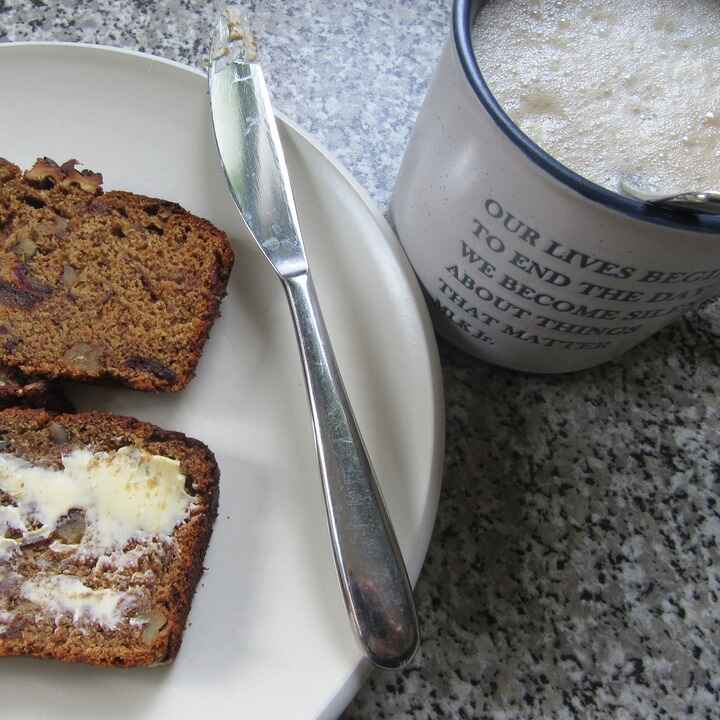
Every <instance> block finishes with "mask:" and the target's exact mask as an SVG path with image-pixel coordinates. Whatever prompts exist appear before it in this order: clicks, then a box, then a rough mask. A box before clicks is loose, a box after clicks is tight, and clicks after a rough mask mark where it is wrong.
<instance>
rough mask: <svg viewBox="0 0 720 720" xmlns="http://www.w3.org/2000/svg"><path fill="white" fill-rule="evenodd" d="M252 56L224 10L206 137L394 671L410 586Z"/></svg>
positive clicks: (352, 611)
mask: <svg viewBox="0 0 720 720" xmlns="http://www.w3.org/2000/svg"><path fill="white" fill-rule="evenodd" d="M256 51H257V48H256V46H255V43H254V40H253V38H252V33H250V31H249V28H248V27H247V24H246V22H245V21H244V18H242V17H241V16H240V15H238V14H237V11H235V10H234V9H233V8H228V10H227V12H226V19H225V18H223V19H221V20H220V21H219V22H218V25H217V28H216V30H215V33H214V35H213V40H212V45H211V59H210V69H209V73H208V79H209V84H210V104H211V109H212V119H213V128H214V130H215V140H216V141H217V147H218V152H219V154H220V160H221V161H222V166H223V169H224V171H225V176H226V178H227V181H228V185H229V188H230V193H231V195H232V197H233V199H234V200H235V204H236V205H237V207H238V209H239V210H240V214H241V216H242V218H243V220H244V221H245V224H246V226H247V228H248V229H249V230H250V233H251V234H252V236H253V237H254V239H255V241H256V242H257V244H258V245H259V247H260V250H261V251H262V253H263V254H264V255H265V258H266V259H267V260H268V262H269V263H270V264H271V265H272V267H273V268H274V270H275V272H276V273H277V275H278V277H279V279H280V281H281V282H282V285H283V287H284V289H285V293H286V295H287V300H288V303H289V305H290V310H291V312H292V318H293V322H294V324H295V334H296V336H297V341H298V345H299V348H300V357H301V359H302V366H303V370H304V371H305V384H306V387H307V392H308V399H309V401H310V411H311V416H312V423H313V431H314V434H315V446H316V450H317V456H318V462H319V466H320V475H321V479H322V486H323V492H324V496H325V507H326V510H327V518H328V525H329V527H330V539H331V542H332V548H333V553H334V555H335V564H336V566H337V571H338V575H339V578H340V585H341V587H342V590H343V595H344V598H345V604H346V606H347V610H348V614H349V616H350V618H351V621H352V624H353V626H354V628H355V631H356V633H357V636H358V638H359V640H360V642H361V644H362V645H363V647H364V650H365V653H366V654H367V656H368V658H369V659H370V661H371V662H373V663H374V664H375V665H377V666H379V667H384V668H394V667H399V666H401V665H403V664H405V663H406V662H408V661H409V660H410V659H411V658H412V656H413V655H414V653H415V650H416V649H417V645H418V641H419V631H418V625H417V615H416V612H415V604H414V601H413V595H412V587H411V586H410V581H409V580H408V576H407V571H406V569H405V564H404V562H403V557H402V554H401V553H400V548H399V547H398V543H397V539H396V538H395V533H394V531H393V528H392V524H391V522H390V518H389V517H388V514H387V511H386V510H385V506H384V504H383V499H382V495H381V493H380V489H379V487H378V485H377V481H376V480H375V475H374V472H373V469H372V465H371V464H370V459H369V458H368V455H367V451H366V450H365V446H364V444H363V440H362V437H361V435H360V430H359V429H358V427H357V423H356V422H355V418H354V416H353V412H352V408H351V407H350V402H349V400H348V397H347V395H346V393H345V388H344V386H343V382H342V378H341V377H340V371H339V369H338V367H337V364H336V362H335V356H334V353H333V350H332V345H331V344H330V338H329V336H328V333H327V330H326V328H325V323H324V322H323V318H322V313H321V312H320V305H319V302H318V298H317V296H316V294H315V289H314V286H313V282H312V278H311V276H310V268H309V267H308V261H307V257H306V255H305V247H304V244H303V240H302V236H301V234H300V227H299V224H298V218H297V212H296V210H295V203H294V201H293V193H292V188H291V185H290V177H289V175H288V170H287V166H286V164H285V157H284V154H283V148H282V144H281V142H280V136H279V134H278V129H277V126H276V124H275V117H274V115H273V111H272V106H271V104H270V96H269V94H268V91H267V87H266V85H265V79H264V76H263V72H262V69H261V67H260V64H259V63H258V62H257V58H256Z"/></svg>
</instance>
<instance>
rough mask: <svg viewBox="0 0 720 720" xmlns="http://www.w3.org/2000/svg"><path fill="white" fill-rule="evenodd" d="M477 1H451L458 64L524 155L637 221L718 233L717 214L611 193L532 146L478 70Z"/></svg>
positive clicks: (587, 196)
mask: <svg viewBox="0 0 720 720" xmlns="http://www.w3.org/2000/svg"><path fill="white" fill-rule="evenodd" d="M479 5H480V0H455V1H454V4H453V18H452V24H453V35H454V39H455V47H456V48H457V52H458V56H459V59H460V64H461V66H462V68H463V71H464V72H465V76H466V77H467V79H468V82H469V83H470V85H471V86H472V88H473V90H474V91H475V94H476V95H477V96H478V98H479V100H480V102H481V103H482V104H483V105H484V106H485V109H486V110H487V112H488V113H489V114H490V117H492V119H493V120H494V121H495V123H496V124H497V125H498V127H499V128H500V129H501V130H502V131H503V132H504V133H505V135H507V137H508V138H509V139H510V140H511V141H512V142H513V143H514V144H515V145H516V146H517V147H518V148H519V149H520V150H522V151H523V153H525V155H527V157H528V158H529V159H530V160H532V161H533V162H534V163H535V164H536V165H538V166H539V167H541V168H542V169H543V170H545V171H546V172H547V173H549V174H550V175H552V176H553V177H554V178H556V179H557V180H559V181H560V182H561V183H563V184H564V185H567V186H568V187H570V188H571V189H573V190H575V191H576V192H578V193H579V194H580V195H583V196H584V197H586V198H587V199H588V200H592V201H593V202H597V203H600V204H602V205H605V206H607V207H609V208H612V209H613V210H617V211H619V212H621V213H624V214H626V215H630V216H632V217H634V218H637V219H638V220H645V221H647V222H652V223H656V224H659V225H666V226H668V227H672V228H676V229H677V228H682V229H683V230H689V231H697V232H702V233H720V216H717V215H709V214H698V215H695V214H690V213H685V214H680V213H676V212H673V211H671V210H663V209H662V208H657V207H654V206H652V205H648V204H647V203H644V202H641V201H639V200H633V199H632V198H628V197H625V196H623V195H620V194H619V193H615V192H612V191H611V190H608V189H606V188H604V187H602V186H601V185H597V184H596V183H594V182H592V181H591V180H588V179H587V178H584V177H583V176H582V175H578V174H577V173H576V172H573V171H572V170H570V168H568V167H566V166H565V165H563V164H562V163H560V162H558V161H557V160H556V159H555V158H554V157H552V156H551V155H549V154H548V153H546V152H545V151H544V150H543V149H542V148H541V147H540V146H539V145H536V144H535V143H534V142H533V141H532V140H531V139H530V138H529V137H528V136H527V135H525V133H523V132H522V130H520V128H519V127H518V126H517V125H515V123H514V122H513V121H512V120H511V119H510V116H509V115H508V114H507V113H506V112H505V111H504V110H503V109H502V107H501V106H500V103H499V102H498V101H497V100H496V99H495V96H494V95H493V94H492V92H491V91H490V88H489V87H488V85H487V83H486V82H485V78H484V77H483V75H482V72H480V68H479V67H478V64H477V60H476V59H475V53H474V52H473V46H472V34H471V33H472V24H473V20H474V18H475V12H476V10H477V9H478V7H479Z"/></svg>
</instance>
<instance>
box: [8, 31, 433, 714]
mask: <svg viewBox="0 0 720 720" xmlns="http://www.w3.org/2000/svg"><path fill="white" fill-rule="evenodd" d="M23 47H25V48H33V47H35V48H49V49H52V48H66V49H68V50H73V51H77V50H80V51H82V50H91V51H95V52H100V53H104V54H109V55H120V56H131V57H136V58H138V59H141V60H145V61H150V62H153V63H160V64H163V65H169V66H171V67H173V68H175V69H177V70H181V71H184V72H188V73H191V74H192V75H195V76H197V77H199V78H205V76H206V75H205V73H204V72H203V71H202V70H199V69H198V68H196V67H193V66H192V65H188V64H185V63H181V62H178V61H177V60H172V59H170V58H165V57H162V56H160V55H155V54H152V53H147V52H142V51H139V50H133V49H131V48H125V47H115V46H112V45H102V44H97V43H83V42H68V41H46V40H22V41H13V42H0V53H2V52H3V51H7V50H10V49H13V48H23ZM275 113H276V115H277V116H278V118H279V119H280V120H281V123H282V124H283V125H285V126H287V127H288V128H290V129H291V130H292V131H293V132H294V133H296V134H297V135H298V136H299V137H301V138H302V139H303V140H304V141H305V142H306V143H308V144H309V145H310V146H311V147H312V148H313V149H314V150H316V151H317V152H318V153H319V155H320V156H321V157H322V158H323V159H324V160H325V161H326V162H328V163H329V164H330V165H331V166H332V167H333V169H334V170H335V171H336V172H337V173H338V174H339V175H340V177H342V179H343V181H344V182H345V183H346V184H347V185H348V187H349V188H350V190H351V191H352V192H353V193H354V195H355V196H356V197H357V198H358V199H359V200H360V201H361V202H362V204H363V205H364V206H365V208H366V209H367V211H368V212H369V213H370V216H371V217H372V219H373V221H374V222H375V224H376V225H377V227H378V228H379V230H380V231H381V233H382V235H383V238H384V240H385V242H386V244H387V245H388V248H389V249H390V250H391V251H392V252H393V255H394V256H395V258H396V260H397V263H398V267H399V270H400V271H401V273H402V277H403V278H404V280H405V282H406V283H407V286H408V290H409V291H410V294H411V296H412V298H413V301H414V302H413V307H414V311H415V314H416V317H417V319H418V321H419V324H420V327H421V330H422V336H423V340H424V347H425V350H426V363H427V366H428V370H429V375H430V377H431V380H432V387H431V393H430V396H431V399H432V405H433V407H432V410H433V412H432V418H433V424H434V427H433V432H432V437H433V448H432V460H431V463H430V468H429V470H430V486H429V491H428V494H427V496H426V503H425V515H426V516H428V515H429V517H430V519H431V522H430V526H429V532H428V533H427V534H426V536H425V537H421V538H420V540H421V552H420V554H419V557H420V563H419V566H418V569H417V572H416V573H412V572H410V580H411V582H412V585H413V588H414V587H415V585H416V584H417V581H418V579H419V576H420V573H421V572H422V568H423V567H424V564H425V559H426V557H427V552H428V549H429V545H430V540H431V538H432V535H433V529H434V525H435V520H436V517H437V512H438V505H439V500H440V492H441V489H442V481H443V467H444V460H445V430H446V413H445V391H444V384H443V378H442V369H441V364H440V355H439V351H438V346H437V339H436V335H435V332H434V329H433V325H432V321H431V319H430V314H429V310H428V307H427V304H426V301H425V297H424V295H423V293H422V290H421V289H420V284H419V282H418V279H417V276H416V275H415V272H414V270H413V268H412V265H411V264H410V261H409V259H408V257H407V255H406V253H405V251H404V249H403V247H402V245H401V244H400V241H399V239H398V238H397V235H396V234H395V232H394V231H393V229H392V227H391V226H390V223H389V222H388V220H387V219H386V217H385V216H384V215H383V214H382V212H381V211H380V208H379V207H378V205H377V204H376V202H375V201H374V200H373V198H372V197H371V196H370V194H369V193H368V191H367V190H366V189H365V188H364V187H363V186H362V185H361V184H360V183H359V182H358V180H356V179H355V177H354V176H353V175H352V173H351V172H350V171H349V170H348V169H347V168H346V167H345V165H344V164H343V163H342V162H341V161H340V160H338V159H337V158H336V157H335V155H334V154H333V153H332V152H331V151H330V150H328V149H327V147H325V145H324V144H323V143H322V142H320V141H318V139H317V138H316V137H315V136H314V135H313V134H312V133H310V132H308V131H306V130H304V129H303V128H302V127H300V126H299V125H298V124H297V123H296V122H295V121H294V120H292V119H290V118H289V117H287V116H286V115H285V113H283V112H282V111H279V110H275ZM421 524H422V521H421ZM421 639H422V627H421ZM371 670H372V667H371V666H370V664H369V662H368V661H367V660H366V659H360V661H359V662H358V663H357V664H356V665H355V667H354V668H353V669H352V670H350V672H349V673H348V675H347V677H346V678H345V679H344V680H343V681H342V682H341V684H340V685H339V686H338V687H337V688H336V689H335V690H334V691H333V692H332V695H331V697H330V698H329V699H328V700H327V702H326V704H325V706H324V707H323V708H322V709H321V710H320V711H319V714H318V715H317V716H316V720H330V719H331V718H336V717H337V716H338V715H339V714H340V713H341V712H342V711H343V710H344V709H345V707H346V706H347V705H348V703H349V702H350V701H351V700H352V698H353V697H354V696H355V694H356V693H357V692H358V690H359V689H360V688H361V686H362V684H363V683H364V680H365V678H366V677H367V675H369V673H370V672H371Z"/></svg>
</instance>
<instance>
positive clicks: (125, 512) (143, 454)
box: [0, 409, 219, 667]
mask: <svg viewBox="0 0 720 720" xmlns="http://www.w3.org/2000/svg"><path fill="white" fill-rule="evenodd" d="M78 459H79V460H80V464H79V465H78V464H77V463H78ZM73 460H74V462H75V465H73V464H72V463H73ZM116 460H117V461H118V463H119V465H117V464H116V465H113V463H114V462H115V461H116ZM123 462H125V463H126V464H128V466H129V468H130V470H131V471H132V472H130V474H128V473H126V474H122V473H120V474H119V475H118V474H117V472H116V471H117V470H118V467H119V468H120V469H121V470H122V469H123V468H124V469H125V470H127V467H126V466H123V464H122V463H123ZM83 463H84V464H83ZM153 463H158V465H157V467H156V466H155V465H153ZM78 467H80V472H78V469H77V468H78ZM73 468H75V473H74V474H73V471H72V469H73ZM145 468H147V470H145ZM83 471H84V472H85V475H83V474H82V473H83ZM114 472H115V473H116V474H113V473H114ZM167 473H170V480H171V481H172V482H169V484H164V483H166V482H168V478H167V475H166V474H167ZM33 475H35V477H31V476H33ZM28 478H30V479H28ZM126 478H128V479H127V482H125V479H126ZM83 479H84V481H85V482H86V484H87V483H88V482H90V481H91V482H92V483H94V486H93V487H92V489H91V492H87V493H86V494H84V495H83V492H82V488H83V487H85V486H83V485H82V481H83ZM218 479H219V471H218V467H217V464H216V462H215V458H214V456H213V454H212V453H211V452H210V451H209V450H208V448H207V447H205V446H204V445H203V444H202V443H200V442H198V441H197V440H192V439H190V438H187V437H185V436H184V435H181V434H180V433H174V432H168V431H165V430H161V429H160V428H158V427H155V426H154V425H150V424H149V423H144V422H140V421H138V420H134V419H133V418H127V417H119V416H114V415H110V414H107V413H99V412H91V413H81V414H77V415H51V414H48V413H46V412H44V411H42V410H21V409H9V410H4V411H0V656H3V655H5V656H8V655H32V656H36V657H45V658H54V659H57V660H64V661H79V662H86V663H92V664H96V665H115V666H122V667H131V666H139V665H155V664H159V663H164V662H167V661H169V660H172V659H173V658H174V657H175V655H176V654H177V652H178V649H179V647H180V643H181V640H182V636H183V630H184V627H185V621H186V618H187V615H188V612H189V610H190V603H191V600H192V597H193V594H194V592H195V587H196V585H197V583H198V580H199V578H200V575H201V573H202V563H203V557H204V554H205V550H206V548H207V545H208V542H209V539H210V534H211V531H212V526H213V522H214V520H215V517H216V515H217V504H218ZM31 482H32V483H34V484H33V486H32V487H28V484H29V483H31ZM23 483H25V484H23ZM173 483H174V484H173ZM51 486H52V487H63V488H64V491H63V492H62V493H60V494H59V495H58V492H55V491H53V490H52V487H51ZM158 488H160V489H163V488H164V492H160V490H158ZM128 492H129V493H130V496H129V498H127V497H126V498H125V500H128V499H129V500H130V502H125V504H123V502H122V497H121V498H120V504H119V505H118V504H117V498H118V495H120V496H122V495H123V494H124V493H128ZM68 498H70V499H68ZM74 501H75V502H77V506H76V505H74V504H73V503H74ZM180 501H181V502H180ZM63 503H64V504H63ZM148 503H149V505H148ZM153 503H155V504H153ZM177 503H180V504H179V506H178V507H179V508H180V510H179V512H178V513H176V514H175V515H172V514H171V515H170V522H169V523H167V522H166V523H165V526H164V528H163V529H162V531H159V530H158V525H157V523H155V524H153V523H154V520H156V517H155V513H156V512H157V513H159V514H160V517H163V514H164V513H167V512H168V508H171V509H172V508H173V507H175V505H176V504H177ZM66 505H67V506H68V507H65V506H66ZM53 511H54V512H55V515H54V516H53V514H52V512H53ZM118 528H119V529H118Z"/></svg>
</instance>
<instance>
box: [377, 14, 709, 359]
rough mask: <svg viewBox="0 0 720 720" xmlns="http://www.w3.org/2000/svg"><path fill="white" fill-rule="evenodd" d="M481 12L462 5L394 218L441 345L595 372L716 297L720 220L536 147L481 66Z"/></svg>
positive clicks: (405, 167)
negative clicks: (611, 185) (615, 184)
mask: <svg viewBox="0 0 720 720" xmlns="http://www.w3.org/2000/svg"><path fill="white" fill-rule="evenodd" d="M479 7H480V2H478V1H477V0H475V1H474V0H455V3H454V7H453V19H452V25H453V27H452V33H451V36H450V40H449V42H448V43H447V45H446V47H445V49H444V51H443V54H442V56H441V59H440V64H439V66H438V68H437V70H436V73H435V76H434V78H433V80H432V82H431V85H430V88H429V90H428V93H427V96H426V98H425V102H424V104H423V107H422V109H421V111H420V115H419V117H418V120H417V124H416V127H415V129H414V132H413V135H412V137H411V140H410V144H409V146H408V148H407V151H406V153H405V157H404V159H403V163H402V167H401V169H400V174H399V176H398V180H397V184H396V186H395V189H394V192H393V197H392V201H391V208H390V214H391V219H392V221H393V223H394V225H395V228H396V230H397V233H398V235H399V237H400V241H401V243H402V245H403V247H404V248H405V251H406V253H407V255H408V257H409V258H410V261H411V263H412V265H413V267H414V269H415V272H416V273H417V275H418V277H419V279H420V282H421V284H422V285H423V287H424V290H425V292H426V294H427V296H428V298H429V300H430V306H431V312H432V315H433V319H434V322H435V325H436V328H437V330H438V331H439V332H440V334H441V335H443V336H445V337H446V338H447V339H448V340H450V341H451V342H453V343H455V344H456V345H458V346H460V347H461V348H463V349H465V350H467V351H468V352H470V353H472V354H473V355H476V356H477V357H479V358H482V359H483V360H487V361H489V362H492V363H496V364H498V365H504V366H506V367H510V368H515V369H518V370H525V371H532V372H568V371H573V370H581V369H583V368H588V367H592V366H593V365H598V364H600V363H603V362H605V361H607V360H611V359H613V358H615V357H617V356H619V355H620V354H621V353H623V352H625V351H626V350H628V349H629V348H631V347H633V346H634V345H637V344H638V343H639V342H641V341H642V340H644V339H645V338H647V337H648V336H650V335H652V334H653V333H654V332H655V331H657V330H658V329H659V328H661V327H663V326H664V325H666V324H668V323H670V322H672V321H673V320H675V319H677V318H678V317H680V316H681V315H682V314H683V313H685V312H686V311H687V310H689V309H691V308H692V307H695V306H696V305H697V304H699V303H701V302H702V301H703V300H705V299H707V298H709V297H712V296H714V295H717V294H719V293H720V216H712V215H691V214H682V213H679V212H673V211H664V210H660V209H656V208H653V207H651V206H649V205H647V204H645V203H642V202H639V201H636V200H632V199H630V198H626V197H623V196H621V195H619V194H617V193H614V192H611V191H610V190H606V189H605V188H603V187H600V186H599V185H596V184H594V183H592V182H590V181H589V180H587V179H585V178H583V177H581V176H579V175H577V174H576V173H574V172H573V171H571V170H570V169H568V168H567V167H565V166H563V165H561V164H560V163H559V162H558V161H557V160H555V159H553V158H552V157H551V156H550V155H548V154H547V153H546V152H544V151H543V150H542V149H541V148H540V147H539V146H537V145H536V144H535V143H533V141H532V140H530V139H529V138H528V137H527V136H526V135H525V134H523V133H522V132H521V130H520V129H519V128H518V127H517V126H516V125H514V124H513V122H512V121H511V120H510V118H509V117H508V116H507V115H506V114H505V112H504V111H503V109H502V108H501V107H500V105H499V104H498V102H497V100H496V99H495V98H494V96H493V95H492V94H491V92H490V90H489V89H488V86H487V84H486V83H485V81H484V79H483V76H482V74H481V72H480V69H479V68H478V66H477V63H476V60H475V56H474V53H473V49H472V42H471V29H472V24H473V20H474V17H475V13H476V12H477V10H478V8H479Z"/></svg>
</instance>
